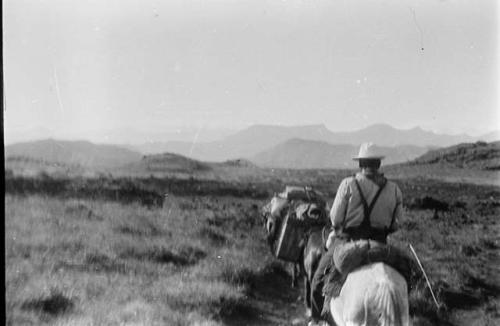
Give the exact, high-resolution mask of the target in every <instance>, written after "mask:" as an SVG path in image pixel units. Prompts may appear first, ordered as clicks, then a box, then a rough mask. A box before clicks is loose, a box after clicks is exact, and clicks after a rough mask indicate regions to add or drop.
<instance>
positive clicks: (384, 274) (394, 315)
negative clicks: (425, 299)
mask: <svg viewBox="0 0 500 326" xmlns="http://www.w3.org/2000/svg"><path fill="white" fill-rule="evenodd" d="M408 310H409V309H408V292H407V285H406V281H405V279H404V278H403V276H401V274H399V273H398V272H397V271H396V270H395V269H393V268H392V267H390V266H388V265H385V264H384V263H375V264H371V265H368V266H364V267H362V268H360V269H358V270H355V271H353V272H352V273H351V274H349V276H348V277H347V279H346V282H345V284H344V286H343V287H342V290H341V292H340V295H339V297H337V298H335V299H333V300H332V301H331V303H330V311H331V313H332V316H333V318H334V320H335V322H336V323H337V325H339V326H342V325H346V326H347V325H349V326H357V325H359V326H361V325H380V326H400V325H402V326H406V325H409V311H408Z"/></svg>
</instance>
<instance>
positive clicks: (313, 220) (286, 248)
mask: <svg viewBox="0 0 500 326" xmlns="http://www.w3.org/2000/svg"><path fill="white" fill-rule="evenodd" d="M263 215H264V216H266V217H267V218H268V221H267V222H268V223H269V225H268V237H269V238H268V240H269V242H270V244H271V249H272V251H273V254H274V255H275V256H276V257H277V258H279V259H282V260H285V261H289V262H297V261H298V260H299V259H300V255H301V253H302V250H303V248H304V239H305V237H306V235H307V232H309V231H310V230H311V229H313V228H320V227H324V226H325V225H327V224H328V223H329V219H328V214H327V206H326V201H325V199H324V197H323V195H322V194H321V193H320V192H318V191H316V190H314V189H313V188H311V187H300V186H286V187H285V190H284V191H283V192H282V193H280V194H275V195H274V197H273V198H272V199H271V201H270V202H269V204H267V205H266V206H265V207H264V208H263Z"/></svg>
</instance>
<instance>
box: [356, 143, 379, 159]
mask: <svg viewBox="0 0 500 326" xmlns="http://www.w3.org/2000/svg"><path fill="white" fill-rule="evenodd" d="M384 158H385V155H384V154H383V153H382V151H381V150H380V147H378V146H377V145H375V144H374V143H364V144H361V146H360V147H359V153H358V156H356V157H353V158H352V159H353V160H355V161H359V160H382V159H384Z"/></svg>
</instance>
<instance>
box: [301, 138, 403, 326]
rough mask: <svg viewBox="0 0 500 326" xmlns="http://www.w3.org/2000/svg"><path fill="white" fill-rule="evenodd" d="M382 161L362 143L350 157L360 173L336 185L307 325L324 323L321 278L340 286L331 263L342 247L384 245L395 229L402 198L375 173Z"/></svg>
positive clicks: (336, 272)
mask: <svg viewBox="0 0 500 326" xmlns="http://www.w3.org/2000/svg"><path fill="white" fill-rule="evenodd" d="M383 158H384V156H383V155H381V154H380V153H379V150H378V148H377V147H376V146H375V145H373V144H372V143H366V144H362V145H361V148H360V150H359V154H358V156H357V157H355V158H354V160H356V161H358V162H359V168H360V172H358V173H357V174H356V175H355V176H352V177H348V178H346V179H344V180H343V181H342V182H341V183H340V186H339V188H338V190H337V194H336V196H335V200H334V202H333V206H332V208H331V211H330V219H331V222H332V226H333V231H332V232H331V233H330V235H329V236H328V241H327V243H326V246H327V248H328V251H327V252H326V253H325V254H323V256H322V257H321V260H320V262H319V265H318V268H317V270H316V272H315V274H314V277H313V280H312V292H313V295H312V311H311V313H312V316H311V317H312V319H311V322H310V323H309V325H310V326H312V325H324V324H326V322H325V321H324V320H323V317H322V316H323V315H322V310H323V304H324V300H325V299H324V296H323V285H324V281H325V276H327V274H329V275H328V277H330V278H331V279H333V280H337V281H339V282H340V283H341V279H342V277H343V276H342V274H341V273H340V272H339V271H338V270H337V269H336V268H335V265H336V264H334V262H337V261H339V260H341V259H342V258H343V255H344V254H345V248H346V247H347V246H348V245H349V244H350V243H352V242H353V241H358V240H370V243H374V244H380V245H384V244H386V242H387V236H388V235H389V234H390V233H392V232H394V231H395V230H396V229H397V222H398V219H399V218H400V217H401V216H402V203H403V198H402V193H401V190H400V189H399V187H398V186H397V185H396V184H395V183H394V182H391V181H388V180H387V179H386V178H385V177H384V175H383V174H381V173H380V172H379V168H380V165H381V161H382V159H383ZM338 290H340V289H338ZM336 295H338V291H337V294H336ZM333 296H334V297H335V294H334V295H333Z"/></svg>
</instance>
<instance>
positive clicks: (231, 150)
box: [129, 124, 494, 161]
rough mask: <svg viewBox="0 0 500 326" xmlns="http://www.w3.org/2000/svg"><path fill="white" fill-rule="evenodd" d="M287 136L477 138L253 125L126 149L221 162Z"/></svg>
mask: <svg viewBox="0 0 500 326" xmlns="http://www.w3.org/2000/svg"><path fill="white" fill-rule="evenodd" d="M488 137H490V138H491V137H494V135H488ZM479 138H481V137H479ZM291 139H302V140H313V141H318V142H323V143H329V144H332V145H355V146H359V144H361V143H363V142H368V141H371V142H374V143H376V144H377V145H379V146H385V147H395V146H403V145H404V146H407V145H412V146H417V147H424V148H427V147H434V148H438V147H444V146H450V145H454V144H458V143H464V142H474V141H476V140H478V138H477V137H471V136H468V135H465V134H462V135H442V134H436V133H434V132H430V131H425V130H423V129H421V128H413V129H408V130H403V129H396V128H393V127H391V126H389V125H386V124H376V125H372V126H370V127H367V128H364V129H360V130H357V131H352V132H332V131H330V130H329V129H328V128H326V127H325V126H324V125H309V126H296V127H284V126H271V125H255V126H251V127H249V128H247V129H245V130H242V131H240V132H237V133H235V134H233V135H230V136H227V137H225V138H224V139H222V140H219V141H212V142H203V141H201V140H199V141H197V142H182V141H176V142H155V143H145V144H142V145H138V146H132V147H129V148H131V149H134V150H137V151H139V152H142V153H162V152H173V153H178V154H181V155H186V156H189V157H193V158H196V159H200V160H204V161H224V160H228V159H234V158H238V157H244V158H252V157H254V156H256V155H257V154H259V153H260V152H263V151H269V150H271V149H272V148H273V147H275V146H277V145H279V144H280V143H285V142H287V141H289V140H291ZM323 145H324V144H323ZM419 153H420V154H421V153H422V152H419Z"/></svg>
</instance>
